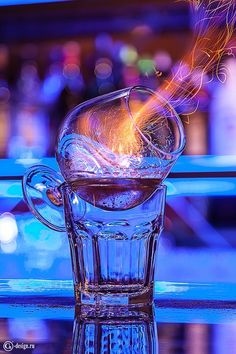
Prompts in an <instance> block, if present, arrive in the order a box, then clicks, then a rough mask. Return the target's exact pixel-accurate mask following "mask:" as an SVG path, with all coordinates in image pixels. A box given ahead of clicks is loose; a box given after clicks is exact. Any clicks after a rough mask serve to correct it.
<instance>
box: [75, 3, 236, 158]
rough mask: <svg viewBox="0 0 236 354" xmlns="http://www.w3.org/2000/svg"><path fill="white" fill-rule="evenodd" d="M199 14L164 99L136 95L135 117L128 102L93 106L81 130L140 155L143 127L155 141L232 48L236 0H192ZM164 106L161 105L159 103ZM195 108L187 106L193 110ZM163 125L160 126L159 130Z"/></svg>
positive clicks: (118, 149) (115, 148)
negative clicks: (188, 46)
mask: <svg viewBox="0 0 236 354" xmlns="http://www.w3.org/2000/svg"><path fill="white" fill-rule="evenodd" d="M187 1H188V2H189V3H190V4H191V5H192V6H193V7H194V9H195V11H196V13H197V14H198V16H199V19H198V20H197V21H196V25H195V34H194V37H195V39H194V43H193V46H192V48H191V49H190V51H189V52H188V53H187V54H186V55H185V57H184V58H183V59H182V60H181V61H180V62H179V64H178V66H177V70H176V71H175V73H174V74H172V76H170V77H169V78H168V79H167V80H166V81H165V82H164V84H163V85H162V86H161V87H160V88H159V92H160V94H161V95H162V96H164V97H165V99H166V100H167V101H168V102H169V103H170V105H169V104H168V103H167V102H165V101H164V100H163V101H161V100H158V105H157V104H156V103H157V98H156V97H151V98H150V99H148V100H147V102H146V103H145V104H144V103H142V101H139V100H134V102H133V106H132V113H133V120H131V119H130V116H129V114H128V112H127V107H126V105H125V104H124V103H123V104H121V105H120V106H119V108H117V107H115V106H113V107H104V111H103V110H101V111H100V112H99V111H98V110H97V111H96V110H95V109H96V108H95V109H94V110H93V109H91V110H90V111H89V112H87V113H86V114H84V115H83V117H82V118H81V119H80V120H79V122H78V126H77V128H78V130H79V132H80V134H83V135H85V136H86V137H89V138H90V139H92V140H93V141H95V142H98V143H100V144H104V145H105V146H106V147H107V148H109V149H110V150H111V151H112V152H113V153H115V154H118V155H135V156H139V152H140V151H141V150H142V148H143V139H142V138H141V136H140V133H139V132H140V131H141V132H142V133H143V134H144V135H145V136H146V138H147V139H149V140H150V142H152V139H153V132H152V129H153V127H154V125H156V126H158V125H159V126H160V127H161V128H162V127H163V124H164V125H165V124H166V127H167V131H166V132H167V135H168V134H169V133H170V132H169V130H168V123H167V119H166V118H167V117H166V116H168V115H171V114H172V115H173V112H171V110H172V108H171V107H174V108H176V109H177V110H178V111H179V110H180V107H181V106H183V105H186V103H187V104H189V103H192V101H193V99H194V98H195V97H196V95H197V94H198V92H199V91H200V89H201V87H202V85H203V79H204V75H205V73H209V72H210V71H213V70H214V69H215V72H216V75H218V73H219V67H220V61H221V59H222V57H223V55H224V54H225V53H226V52H227V50H228V49H229V48H228V45H229V43H230V39H231V38H232V35H233V31H234V25H235V19H236V5H235V0H208V1H206V0H187ZM157 106H158V107H157ZM190 113H191V112H190V111H188V112H185V114H190ZM158 129H159V128H157V130H158Z"/></svg>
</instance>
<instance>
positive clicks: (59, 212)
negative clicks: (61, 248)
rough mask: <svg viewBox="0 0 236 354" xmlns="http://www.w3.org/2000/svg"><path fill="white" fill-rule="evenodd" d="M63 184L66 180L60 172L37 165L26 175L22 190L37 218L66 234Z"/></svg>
mask: <svg viewBox="0 0 236 354" xmlns="http://www.w3.org/2000/svg"><path fill="white" fill-rule="evenodd" d="M62 183H64V179H63V177H62V176H61V175H60V174H59V173H58V172H56V171H54V170H53V169H52V168H49V167H47V166H43V165H36V166H33V167H31V168H30V169H29V170H28V171H27V172H26V173H25V175H24V177H23V180H22V188H23V195H24V199H25V201H26V203H27V205H28V207H29V209H30V210H31V211H32V213H33V214H34V215H35V216H36V218H37V219H38V220H39V221H41V222H42V223H43V224H45V225H46V226H48V227H50V228H51V229H53V230H56V231H61V232H64V231H66V228H65V218H64V207H63V200H62V195H61V193H60V189H59V187H60V185H61V184H62Z"/></svg>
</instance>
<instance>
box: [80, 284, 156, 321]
mask: <svg viewBox="0 0 236 354" xmlns="http://www.w3.org/2000/svg"><path fill="white" fill-rule="evenodd" d="M113 290H114V288H113ZM129 290H131V289H129ZM75 299H76V307H77V308H81V310H78V311H82V312H83V311H84V312H85V314H88V313H89V316H92V317H93V316H100V315H101V316H103V314H104V313H106V315H109V313H110V314H112V315H113V314H114V312H115V313H119V316H122V314H124V315H125V316H127V314H128V313H129V312H130V314H132V313H133V312H135V311H136V309H137V310H138V311H143V309H144V312H147V311H146V309H147V308H149V307H151V306H152V302H153V287H145V288H142V290H141V289H140V291H136V292H127V293H125V292H122V293H114V292H105V293H101V292H93V293H92V292H82V291H81V290H80V289H79V288H77V287H75ZM148 311H149V310H148Z"/></svg>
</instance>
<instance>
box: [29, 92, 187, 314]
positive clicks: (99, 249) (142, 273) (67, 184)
mask: <svg viewBox="0 0 236 354" xmlns="http://www.w3.org/2000/svg"><path fill="white" fill-rule="evenodd" d="M184 145H185V136H184V130H183V126H182V123H181V120H180V119H179V117H178V115H177V113H176V112H175V111H174V109H173V107H172V106H170V104H169V103H168V102H167V101H166V100H165V99H164V98H162V97H160V96H159V95H158V94H156V93H154V92H153V91H151V90H150V89H147V88H145V87H132V88H128V89H124V90H120V91H116V92H112V93H110V94H107V95H104V96H100V97H97V98H95V99H92V100H90V101H87V102H85V103H83V104H81V105H79V106H77V107H75V108H74V109H73V110H72V111H71V112H70V113H69V114H68V116H67V117H66V118H65V121H64V123H63V125H62V127H61V129H60V131H59V134H58V140H57V147H56V158H57V162H58V164H59V168H60V172H56V171H54V170H52V169H51V168H49V167H46V166H40V165H38V166H33V167H32V168H30V169H29V170H28V171H27V172H26V174H25V176H24V178H23V191H24V196H25V200H26V202H27V204H28V206H29V208H30V209H31V210H32V212H33V213H34V214H35V216H36V217H37V218H38V219H39V220H40V221H42V222H43V223H44V224H46V225H47V226H49V227H50V228H52V229H54V230H57V231H66V232H67V234H68V238H69V244H70V252H71V260H72V269H73V277H74V289H75V298H76V303H77V304H84V305H89V306H95V307H97V308H101V307H103V306H105V307H106V306H113V307H114V306H131V307H132V306H135V307H140V306H145V305H148V304H151V303H152V300H153V279H154V267H155V257H156V250H157V246H158V240H159V236H160V233H161V230H162V228H163V218H164V208H165V195H166V188H165V186H164V185H163V184H162V182H163V180H164V179H165V178H166V176H167V175H168V173H169V171H170V169H171V167H172V166H173V164H174V163H175V161H176V159H177V158H178V156H179V155H180V154H181V152H182V151H183V148H184Z"/></svg>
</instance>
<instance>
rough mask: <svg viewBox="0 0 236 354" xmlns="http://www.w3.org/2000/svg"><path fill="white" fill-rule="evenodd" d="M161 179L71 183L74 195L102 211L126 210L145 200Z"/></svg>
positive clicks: (86, 180)
mask: <svg viewBox="0 0 236 354" xmlns="http://www.w3.org/2000/svg"><path fill="white" fill-rule="evenodd" d="M160 183H161V179H157V178H156V179H151V178H145V179H144V178H109V179H108V178H87V179H80V180H77V181H75V182H72V184H71V187H72V190H73V191H74V192H76V194H77V195H78V196H79V197H80V198H82V199H83V200H85V201H86V202H88V203H90V204H92V205H93V206H95V207H98V208H101V209H104V210H108V211H109V210H110V211H111V210H114V211H115V210H117V211H118V210H127V209H130V208H134V207H136V206H138V205H139V204H141V203H143V202H144V201H145V200H147V199H148V198H149V197H150V196H151V195H152V194H153V193H154V192H155V190H156V189H157V188H158V186H159V185H160Z"/></svg>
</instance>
